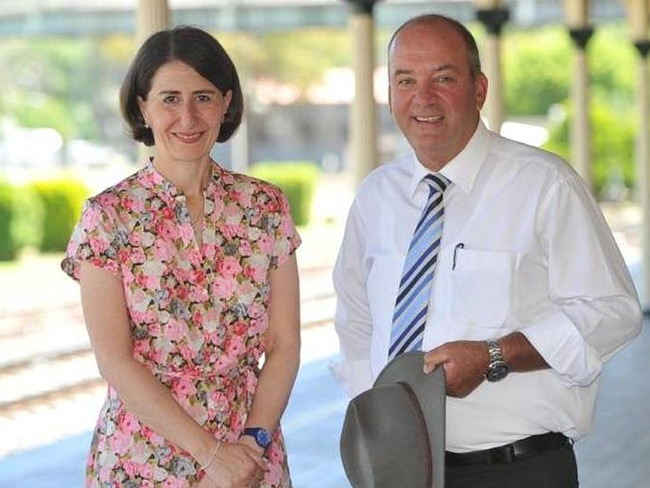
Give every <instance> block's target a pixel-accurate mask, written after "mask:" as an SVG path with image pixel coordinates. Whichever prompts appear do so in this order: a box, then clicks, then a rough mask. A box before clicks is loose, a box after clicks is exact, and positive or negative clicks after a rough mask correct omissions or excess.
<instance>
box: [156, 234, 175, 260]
mask: <svg viewBox="0 0 650 488" xmlns="http://www.w3.org/2000/svg"><path fill="white" fill-rule="evenodd" d="M151 251H152V253H153V257H154V259H156V260H158V261H162V262H167V261H169V259H170V258H171V256H172V247H171V245H170V244H169V243H168V242H164V241H162V240H160V239H158V240H157V241H156V243H155V244H154V245H153V247H152V249H151Z"/></svg>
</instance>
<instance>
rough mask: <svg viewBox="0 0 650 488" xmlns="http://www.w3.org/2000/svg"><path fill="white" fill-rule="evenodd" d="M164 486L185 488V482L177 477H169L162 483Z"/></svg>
mask: <svg viewBox="0 0 650 488" xmlns="http://www.w3.org/2000/svg"><path fill="white" fill-rule="evenodd" d="M162 486H164V487H165V488H185V486H186V485H185V481H184V480H182V479H179V478H176V477H175V476H171V475H167V478H165V481H163V482H162Z"/></svg>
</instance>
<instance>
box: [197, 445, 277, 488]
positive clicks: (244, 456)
mask: <svg viewBox="0 0 650 488" xmlns="http://www.w3.org/2000/svg"><path fill="white" fill-rule="evenodd" d="M267 469H268V468H267V466H266V461H265V460H264V458H263V456H262V454H260V453H259V452H256V451H255V450H254V449H252V448H250V447H249V446H247V445H246V444H244V443H241V442H238V443H229V442H222V443H221V447H220V448H219V452H218V453H217V455H216V456H215V458H214V459H213V460H212V462H211V463H210V465H209V466H208V467H207V468H206V469H205V474H206V476H205V477H204V478H203V480H201V482H200V483H199V484H198V486H197V488H258V487H259V486H260V483H261V481H262V480H263V479H264V473H265V472H266V470H267Z"/></svg>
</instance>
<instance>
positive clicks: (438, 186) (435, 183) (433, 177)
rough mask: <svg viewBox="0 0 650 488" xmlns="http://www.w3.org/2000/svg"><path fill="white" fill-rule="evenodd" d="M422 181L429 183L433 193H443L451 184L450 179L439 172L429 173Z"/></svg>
mask: <svg viewBox="0 0 650 488" xmlns="http://www.w3.org/2000/svg"><path fill="white" fill-rule="evenodd" d="M422 181H424V182H425V183H426V184H427V185H429V190H430V192H432V193H438V192H440V193H442V192H444V191H445V190H446V189H447V186H448V185H449V180H448V179H447V178H445V177H444V176H442V175H441V174H439V173H429V174H427V175H426V176H425V177H424V178H422Z"/></svg>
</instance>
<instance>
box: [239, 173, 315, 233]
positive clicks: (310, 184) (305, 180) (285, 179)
mask: <svg viewBox="0 0 650 488" xmlns="http://www.w3.org/2000/svg"><path fill="white" fill-rule="evenodd" d="M250 174H251V176H254V177H256V178H259V179H261V180H264V181H268V182H269V183H272V184H274V185H276V186H278V187H279V188H280V189H281V190H282V191H283V192H284V194H285V195H286V197H287V200H288V201H289V206H290V207H291V216H292V218H293V221H294V223H295V224H296V225H307V224H308V223H309V219H310V217H311V207H312V203H313V200H314V192H315V190H316V181H317V179H318V174H319V169H318V166H316V164H315V163H312V162H310V161H264V162H259V163H256V164H254V165H253V166H251V168H250Z"/></svg>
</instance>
